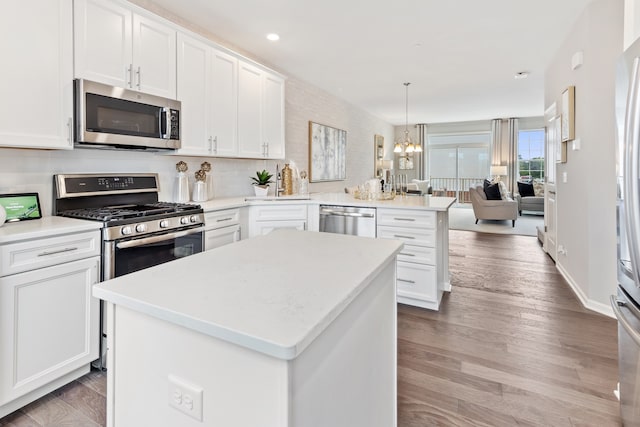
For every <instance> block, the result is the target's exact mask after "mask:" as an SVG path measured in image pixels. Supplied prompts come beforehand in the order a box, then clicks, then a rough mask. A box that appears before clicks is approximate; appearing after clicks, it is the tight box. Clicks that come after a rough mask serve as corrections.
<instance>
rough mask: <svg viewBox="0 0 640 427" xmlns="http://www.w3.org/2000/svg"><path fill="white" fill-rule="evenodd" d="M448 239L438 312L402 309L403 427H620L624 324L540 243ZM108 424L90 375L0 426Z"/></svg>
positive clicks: (97, 383)
mask: <svg viewBox="0 0 640 427" xmlns="http://www.w3.org/2000/svg"><path fill="white" fill-rule="evenodd" d="M449 236H450V269H451V282H452V284H453V292H452V293H451V294H447V295H446V296H445V299H444V300H443V303H442V308H441V310H440V311H439V312H432V311H429V310H423V309H419V308H414V307H409V306H405V305H400V306H399V308H398V426H399V427H412V426H420V427H422V426H599V427H600V426H603V427H604V426H618V425H619V424H620V419H619V416H618V403H617V401H616V400H615V397H614V396H613V393H612V391H613V389H614V388H615V385H616V383H617V379H616V377H617V336H616V333H617V332H616V331H617V330H616V322H615V321H614V320H613V319H610V318H607V317H605V316H601V315H598V314H595V313H592V312H590V311H588V310H585V309H584V308H582V306H581V304H580V302H579V301H578V300H577V298H576V297H575V296H574V294H573V292H572V291H571V290H570V288H569V286H568V285H567V284H566V283H565V281H564V279H563V278H562V277H561V276H560V274H559V273H558V272H557V270H556V268H555V265H554V264H553V262H552V261H551V259H549V258H548V257H547V255H546V254H544V252H543V251H542V250H541V248H540V246H539V244H538V242H537V240H536V238H534V237H528V236H514V235H497V234H483V233H474V232H470V231H455V230H451V231H450V233H449ZM104 420H105V375H104V374H102V373H97V372H92V373H90V374H89V375H88V376H85V377H83V378H81V379H79V380H78V381H74V382H72V383H71V384H69V385H67V386H65V387H63V388H61V389H60V390H58V391H56V392H54V393H51V394H50V395H48V396H45V397H44V398H42V399H40V400H39V401H37V402H34V403H32V404H30V405H28V406H26V407H25V408H23V409H21V410H20V411H17V412H15V413H14V414H11V415H9V416H7V417H5V418H2V419H0V426H25V427H41V426H74V427H75V426H78V427H85V426H86V427H93V426H99V425H104Z"/></svg>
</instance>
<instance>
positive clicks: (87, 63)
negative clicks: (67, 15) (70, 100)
mask: <svg viewBox="0 0 640 427" xmlns="http://www.w3.org/2000/svg"><path fill="white" fill-rule="evenodd" d="M74 3H75V5H74V8H75V14H74V18H75V19H74V25H75V75H76V77H77V78H84V79H88V80H94V81H97V82H100V83H105V84H109V85H113V86H118V87H123V88H132V84H133V82H132V78H133V74H132V72H133V70H132V69H131V67H132V62H133V60H132V38H131V28H132V22H131V11H130V10H129V9H127V8H126V7H124V6H121V5H119V4H116V3H113V2H110V1H105V0H75V2H74Z"/></svg>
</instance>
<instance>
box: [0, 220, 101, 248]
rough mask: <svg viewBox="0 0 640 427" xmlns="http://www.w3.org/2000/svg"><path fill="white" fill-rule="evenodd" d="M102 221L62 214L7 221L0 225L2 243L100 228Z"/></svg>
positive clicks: (0, 243)
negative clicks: (86, 219)
mask: <svg viewBox="0 0 640 427" xmlns="http://www.w3.org/2000/svg"><path fill="white" fill-rule="evenodd" d="M100 228H102V223H101V222H96V221H85V220H82V219H75V218H64V217H61V216H45V217H43V218H40V219H30V220H27V221H19V222H7V223H5V224H3V225H2V226H0V245H2V244H6V243H13V242H18V241H21V240H32V239H42V238H45V237H50V236H57V235H62V234H69V233H80V232H83V231H91V230H98V229H100Z"/></svg>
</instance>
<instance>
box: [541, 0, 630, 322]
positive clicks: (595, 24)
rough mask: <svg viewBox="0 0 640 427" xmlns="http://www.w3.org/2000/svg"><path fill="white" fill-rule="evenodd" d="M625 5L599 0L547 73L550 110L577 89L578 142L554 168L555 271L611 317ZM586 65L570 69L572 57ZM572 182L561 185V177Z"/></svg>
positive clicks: (613, 287)
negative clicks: (617, 98) (617, 93)
mask: <svg viewBox="0 0 640 427" xmlns="http://www.w3.org/2000/svg"><path fill="white" fill-rule="evenodd" d="M622 24H623V8H622V1H611V0H597V1H595V2H593V3H591V4H590V5H589V6H588V7H587V8H586V10H585V12H584V13H583V14H582V15H581V16H580V17H579V19H578V20H577V21H576V24H575V25H574V27H573V28H572V29H571V31H570V33H569V35H568V37H567V39H566V40H564V41H563V43H562V44H561V46H560V47H559V49H558V51H557V53H556V54H555V56H554V58H553V60H552V62H551V64H550V66H549V67H548V68H547V70H546V72H545V106H549V105H551V104H552V103H553V102H556V103H557V105H558V106H559V107H558V108H559V109H560V106H561V105H562V101H561V96H562V92H563V91H564V90H565V89H566V88H567V86H570V85H574V86H575V87H576V92H575V93H576V97H575V115H576V122H575V124H576V138H579V139H580V141H581V149H580V150H579V151H573V150H572V149H571V144H570V145H569V150H568V153H567V162H566V163H562V164H557V169H556V176H557V177H558V179H557V205H558V215H557V224H558V233H557V242H558V245H563V246H564V247H565V248H566V250H567V253H566V254H565V255H561V254H559V255H558V257H557V260H556V262H557V267H558V269H559V270H560V271H561V272H562V273H563V274H564V276H565V278H567V280H568V281H569V283H570V284H571V286H572V287H573V288H574V290H575V291H576V293H577V294H578V296H579V297H580V298H581V299H582V301H583V303H584V304H586V305H587V306H588V307H590V308H592V309H595V310H599V311H601V312H605V313H609V312H610V309H609V307H608V305H609V304H608V297H609V295H610V294H612V293H614V292H615V286H616V269H615V265H616V264H615V263H616V219H615V206H616V179H615V134H614V132H615V128H614V126H615V121H614V84H615V82H614V80H615V61H616V59H617V58H618V57H619V56H620V54H621V53H622ZM577 51H582V52H583V53H584V64H583V65H582V66H581V67H580V68H578V69H576V70H572V69H571V57H572V55H573V54H574V53H575V52H577ZM563 173H566V174H567V182H566V183H563V182H562V179H561V177H562V174H563Z"/></svg>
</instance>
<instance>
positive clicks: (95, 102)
mask: <svg viewBox="0 0 640 427" xmlns="http://www.w3.org/2000/svg"><path fill="white" fill-rule="evenodd" d="M74 96H75V126H74V141H75V144H76V145H77V146H94V147H96V148H98V147H102V148H109V147H115V148H129V149H156V150H158V149H176V148H180V101H176V100H174V99H168V98H162V97H159V96H154V95H149V94H145V93H141V92H137V91H134V90H127V89H123V88H119V87H114V86H109V85H105V84H102V83H97V82H92V81H89V80H83V79H77V80H75V82H74Z"/></svg>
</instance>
